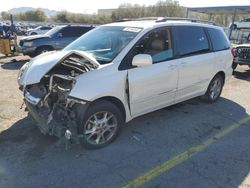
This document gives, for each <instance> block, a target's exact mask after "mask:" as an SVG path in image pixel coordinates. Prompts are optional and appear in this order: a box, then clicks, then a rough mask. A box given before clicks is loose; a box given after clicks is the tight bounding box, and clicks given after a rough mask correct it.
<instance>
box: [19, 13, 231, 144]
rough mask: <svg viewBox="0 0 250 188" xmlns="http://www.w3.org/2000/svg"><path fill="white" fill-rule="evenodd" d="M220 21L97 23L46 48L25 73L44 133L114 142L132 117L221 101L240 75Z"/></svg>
mask: <svg viewBox="0 0 250 188" xmlns="http://www.w3.org/2000/svg"><path fill="white" fill-rule="evenodd" d="M232 60H233V56H232V54H231V50H230V43H229V41H228V39H227V37H226V35H225V34H224V32H223V30H222V29H221V28H220V27H217V26H214V25H211V24H204V23H194V21H193V20H186V21H185V20H181V21H180V20H170V19H165V18H162V19H156V20H141V21H127V22H119V23H112V24H108V25H104V26H100V27H97V28H96V29H94V30H92V31H90V32H88V33H87V34H85V35H83V36H82V37H80V38H79V39H77V40H76V41H74V42H73V43H71V44H70V45H68V46H67V47H66V48H65V49H63V50H62V51H54V52H48V53H44V54H42V55H40V56H38V57H36V58H34V59H31V61H30V62H28V63H26V64H25V65H24V66H23V67H22V68H21V70H20V72H19V75H18V83H19V86H20V89H21V90H22V91H23V93H24V102H25V104H26V106H27V109H28V111H29V113H30V114H31V116H32V117H33V118H34V119H35V121H36V122H37V124H38V127H39V128H40V130H41V132H43V133H44V134H49V135H56V136H58V137H65V138H66V139H68V140H72V141H75V142H81V143H83V144H84V146H85V147H87V148H100V147H103V146H105V145H107V144H109V143H111V142H112V141H113V140H114V139H115V138H116V137H117V135H118V134H119V133H120V131H121V128H122V126H123V124H124V123H125V122H128V121H130V120H132V119H133V118H135V117H137V116H140V115H142V114H146V113H148V112H152V111H154V110H157V109H161V108H163V107H166V106H170V105H173V104H176V103H179V102H182V101H185V100H187V99H190V98H194V97H197V96H203V97H202V98H204V99H205V100H206V101H208V102H210V103H213V102H215V101H216V100H217V99H218V98H219V96H220V94H221V91H222V88H223V85H224V82H225V80H226V78H227V77H230V76H231V74H232Z"/></svg>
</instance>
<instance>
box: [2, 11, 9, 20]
mask: <svg viewBox="0 0 250 188" xmlns="http://www.w3.org/2000/svg"><path fill="white" fill-rule="evenodd" d="M1 17H2V19H3V20H9V19H10V13H8V12H5V11H3V12H1Z"/></svg>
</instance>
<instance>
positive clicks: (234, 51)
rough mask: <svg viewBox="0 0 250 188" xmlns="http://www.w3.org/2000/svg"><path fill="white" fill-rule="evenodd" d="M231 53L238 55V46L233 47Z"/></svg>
mask: <svg viewBox="0 0 250 188" xmlns="http://www.w3.org/2000/svg"><path fill="white" fill-rule="evenodd" d="M231 53H232V55H233V56H234V57H236V56H237V49H236V48H232V49H231Z"/></svg>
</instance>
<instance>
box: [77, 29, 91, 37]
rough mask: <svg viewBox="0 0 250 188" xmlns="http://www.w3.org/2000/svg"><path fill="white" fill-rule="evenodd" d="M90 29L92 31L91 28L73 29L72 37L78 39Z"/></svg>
mask: <svg viewBox="0 0 250 188" xmlns="http://www.w3.org/2000/svg"><path fill="white" fill-rule="evenodd" d="M91 29H92V28H91V27H75V28H74V36H76V37H80V36H82V35H83V34H84V33H87V32H88V31H90V30H91Z"/></svg>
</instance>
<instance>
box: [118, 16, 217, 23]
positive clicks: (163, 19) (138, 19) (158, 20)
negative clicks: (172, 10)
mask: <svg viewBox="0 0 250 188" xmlns="http://www.w3.org/2000/svg"><path fill="white" fill-rule="evenodd" d="M127 21H155V22H166V21H190V22H196V23H206V24H211V25H217V24H215V23H214V22H211V21H208V20H199V19H192V18H179V17H142V18H123V19H121V20H119V21H118V22H127Z"/></svg>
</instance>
